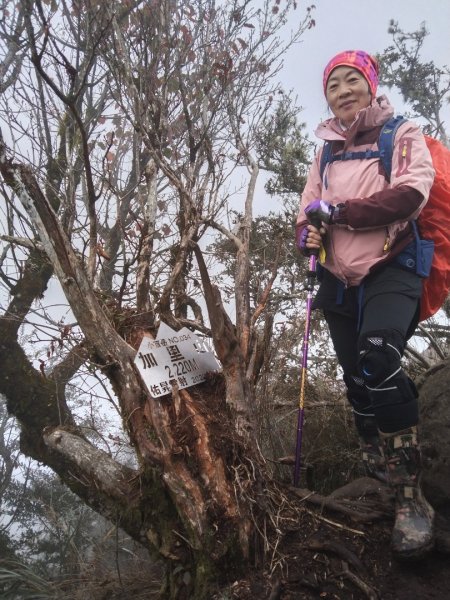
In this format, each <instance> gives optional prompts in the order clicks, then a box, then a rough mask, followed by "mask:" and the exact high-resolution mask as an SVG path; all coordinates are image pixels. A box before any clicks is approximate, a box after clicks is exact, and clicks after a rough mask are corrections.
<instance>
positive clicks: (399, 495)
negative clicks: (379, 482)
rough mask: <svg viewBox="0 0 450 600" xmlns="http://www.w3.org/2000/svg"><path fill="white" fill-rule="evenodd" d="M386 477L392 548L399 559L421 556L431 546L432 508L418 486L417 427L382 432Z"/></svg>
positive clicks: (419, 465) (432, 544)
mask: <svg viewBox="0 0 450 600" xmlns="http://www.w3.org/2000/svg"><path fill="white" fill-rule="evenodd" d="M381 438H382V440H383V442H384V454H385V457H386V462H387V471H388V481H389V484H390V486H391V487H392V488H393V489H394V491H395V524H394V529H393V531H392V550H393V552H394V554H395V555H396V556H397V558H399V559H403V560H415V559H419V558H423V557H424V556H425V555H426V554H427V553H428V552H429V551H430V550H431V549H432V548H433V546H434V510H433V508H432V507H431V506H430V504H429V503H428V502H427V500H426V499H425V497H424V495H423V493H422V490H421V489H420V472H421V455H420V448H419V444H418V441H417V428H416V427H411V428H409V429H405V430H403V431H399V432H396V433H391V434H384V433H382V434H381Z"/></svg>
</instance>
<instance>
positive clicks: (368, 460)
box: [359, 436, 387, 483]
mask: <svg viewBox="0 0 450 600" xmlns="http://www.w3.org/2000/svg"><path fill="white" fill-rule="evenodd" d="M359 446H360V449H361V458H362V463H363V467H364V471H365V473H366V475H367V477H372V478H373V479H378V481H381V482H382V483H387V473H386V461H385V458H384V453H383V448H382V445H381V440H380V438H379V436H373V437H370V438H362V437H360V438H359Z"/></svg>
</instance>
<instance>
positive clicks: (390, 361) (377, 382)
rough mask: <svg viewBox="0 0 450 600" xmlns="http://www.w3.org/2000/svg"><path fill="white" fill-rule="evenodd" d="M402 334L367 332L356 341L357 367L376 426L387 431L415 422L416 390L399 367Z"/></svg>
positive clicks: (389, 331) (416, 415) (416, 417)
mask: <svg viewBox="0 0 450 600" xmlns="http://www.w3.org/2000/svg"><path fill="white" fill-rule="evenodd" d="M404 346H405V340H404V338H403V336H402V335H401V334H400V333H398V332H396V331H392V330H380V331H371V332H368V333H366V334H365V335H364V336H362V337H361V339H360V341H359V348H358V350H359V359H358V367H359V370H360V373H361V377H362V378H363V379H364V382H365V384H366V387H367V389H368V391H369V396H370V398H371V400H372V406H373V411H374V414H375V418H376V420H377V424H378V428H379V429H380V430H381V431H383V432H385V433H391V432H395V431H400V430H401V429H406V428H407V427H412V426H413V425H417V422H418V418H419V409H418V403H417V391H416V388H415V386H414V384H413V382H412V381H411V380H410V379H409V377H407V375H406V374H405V372H404V371H403V369H402V367H401V357H402V354H403V349H404Z"/></svg>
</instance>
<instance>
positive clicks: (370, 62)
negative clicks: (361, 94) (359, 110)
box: [323, 50, 378, 96]
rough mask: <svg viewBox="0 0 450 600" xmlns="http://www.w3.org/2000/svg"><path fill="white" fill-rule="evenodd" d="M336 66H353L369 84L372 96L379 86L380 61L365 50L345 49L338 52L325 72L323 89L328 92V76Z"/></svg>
mask: <svg viewBox="0 0 450 600" xmlns="http://www.w3.org/2000/svg"><path fill="white" fill-rule="evenodd" d="M336 67H352V68H353V69H356V70H357V71H359V72H360V73H361V74H362V75H363V76H364V78H365V79H366V81H367V83H368V84H369V87H370V91H371V93H372V96H375V92H376V90H377V87H378V62H377V60H376V58H374V57H373V56H370V54H367V52H364V51H363V50H345V51H344V52H340V53H339V54H336V56H334V57H333V58H332V59H331V60H330V62H329V63H328V64H327V66H326V67H325V71H324V72H323V90H324V92H325V94H326V89H327V81H328V77H329V76H330V75H331V71H333V70H334V69H335V68H336Z"/></svg>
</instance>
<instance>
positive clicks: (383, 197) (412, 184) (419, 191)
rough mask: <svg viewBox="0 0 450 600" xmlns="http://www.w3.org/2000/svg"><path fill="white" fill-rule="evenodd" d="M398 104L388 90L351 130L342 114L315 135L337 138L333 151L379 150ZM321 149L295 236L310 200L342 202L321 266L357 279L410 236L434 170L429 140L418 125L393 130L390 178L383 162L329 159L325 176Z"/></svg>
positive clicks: (353, 281) (346, 279)
mask: <svg viewBox="0 0 450 600" xmlns="http://www.w3.org/2000/svg"><path fill="white" fill-rule="evenodd" d="M393 113H394V110H393V108H392V106H391V105H390V104H389V101H388V100H387V98H386V97H385V96H381V97H380V98H377V100H376V101H375V102H374V103H373V104H372V105H371V106H369V107H368V108H365V109H363V110H361V111H359V113H358V114H357V116H356V119H355V121H354V122H353V124H352V125H351V127H350V128H349V129H348V130H347V131H342V129H341V127H340V125H339V122H338V120H337V119H335V118H332V119H329V120H328V121H325V122H323V123H321V124H320V125H319V127H318V128H317V130H316V132H315V133H316V135H317V137H319V138H320V139H323V140H329V141H333V142H335V143H334V144H333V153H340V152H341V151H344V152H349V151H350V152H351V151H361V150H366V149H374V150H376V149H377V141H378V136H379V133H380V129H381V126H382V125H383V124H384V123H385V122H386V121H387V120H388V119H390V118H391V117H392V116H393ZM321 154H322V150H320V151H319V152H318V154H317V155H316V157H315V159H314V162H313V164H312V166H311V170H310V172H309V175H308V179H307V182H306V186H305V189H304V190H303V193H302V196H301V204H300V212H299V215H298V218H297V239H299V237H298V236H299V235H300V234H301V231H302V230H303V228H304V227H305V226H306V225H307V223H308V221H307V219H306V218H305V212H304V209H305V207H306V206H307V205H308V204H309V203H310V202H312V201H313V200H315V199H316V198H322V199H323V200H326V201H327V202H330V203H331V204H333V205H337V204H339V205H340V207H339V208H340V210H339V219H338V223H337V224H333V225H331V226H329V227H328V228H327V229H328V231H327V235H326V237H325V239H324V247H325V251H326V259H325V262H324V263H323V266H324V267H325V268H326V269H328V270H329V271H331V273H333V274H334V275H335V276H336V277H338V278H339V279H340V280H341V281H343V282H344V283H345V284H346V285H349V286H352V285H358V284H359V283H360V282H361V281H362V279H364V277H365V276H366V275H367V274H368V273H369V272H370V271H371V270H372V269H373V268H374V267H375V266H377V265H378V263H381V262H387V261H389V260H390V259H391V258H392V257H393V256H394V255H395V254H396V253H398V252H399V250H400V249H401V248H403V247H404V246H405V245H406V243H407V242H408V241H409V239H410V234H409V231H410V228H409V225H408V221H410V220H411V219H415V218H416V217H417V216H418V214H419V213H420V211H421V209H422V208H423V206H424V205H425V203H426V202H427V200H428V195H429V192H430V188H431V186H432V184H433V180H434V169H433V165H432V162H431V156H430V153H429V151H428V148H427V146H426V143H425V139H424V137H423V135H422V133H421V131H420V129H419V127H418V126H417V125H415V124H414V123H411V122H409V121H408V122H405V123H403V124H402V125H401V126H400V127H399V129H398V130H397V133H396V136H395V145H394V152H393V156H392V173H391V180H390V182H388V181H386V178H385V174H384V171H383V167H382V166H381V164H380V161H379V160H378V159H376V158H374V159H361V160H347V161H336V162H333V163H330V164H328V165H327V167H326V169H325V173H324V181H326V182H327V187H326V186H325V185H324V184H323V183H322V179H321V177H320V171H319V165H320V157H321Z"/></svg>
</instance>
